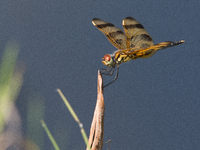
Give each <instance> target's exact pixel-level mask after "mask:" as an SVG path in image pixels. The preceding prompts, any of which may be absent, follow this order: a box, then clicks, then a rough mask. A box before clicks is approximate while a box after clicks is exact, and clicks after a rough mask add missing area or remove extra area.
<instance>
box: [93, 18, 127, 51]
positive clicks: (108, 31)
mask: <svg viewBox="0 0 200 150" xmlns="http://www.w3.org/2000/svg"><path fill="white" fill-rule="evenodd" d="M92 23H93V25H94V26H95V27H97V28H98V29H99V30H100V31H101V32H102V33H103V34H105V36H106V37H107V38H108V40H109V41H110V43H112V45H114V46H115V47H116V48H117V49H119V50H122V49H126V36H125V34H124V32H123V31H122V30H121V29H119V28H117V27H116V26H114V25H113V24H112V23H109V22H106V21H103V20H101V19H98V18H94V19H93V20H92Z"/></svg>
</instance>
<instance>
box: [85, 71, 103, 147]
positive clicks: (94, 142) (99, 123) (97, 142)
mask: <svg viewBox="0 0 200 150" xmlns="http://www.w3.org/2000/svg"><path fill="white" fill-rule="evenodd" d="M97 89H98V90H97V92H98V93H97V102H96V107H95V111H94V116H93V120H92V124H91V128H90V136H89V145H90V147H91V150H102V148H103V136H104V112H105V105H104V98H103V79H102V76H101V73H100V71H98V85H97ZM86 150H88V148H87V149H86Z"/></svg>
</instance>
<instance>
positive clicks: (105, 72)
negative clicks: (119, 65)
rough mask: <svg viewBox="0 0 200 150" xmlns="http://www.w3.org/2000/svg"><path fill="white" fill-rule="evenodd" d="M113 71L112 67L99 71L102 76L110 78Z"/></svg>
mask: <svg viewBox="0 0 200 150" xmlns="http://www.w3.org/2000/svg"><path fill="white" fill-rule="evenodd" d="M114 70H115V68H114V67H111V68H107V69H101V73H102V74H104V75H108V76H111V75H113V72H114Z"/></svg>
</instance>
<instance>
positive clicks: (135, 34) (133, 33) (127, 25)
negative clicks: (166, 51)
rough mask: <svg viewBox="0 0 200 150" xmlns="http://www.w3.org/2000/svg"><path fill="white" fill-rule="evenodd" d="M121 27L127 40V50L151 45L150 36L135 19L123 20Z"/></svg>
mask: <svg viewBox="0 0 200 150" xmlns="http://www.w3.org/2000/svg"><path fill="white" fill-rule="evenodd" d="M122 25H123V28H124V32H125V34H126V38H127V41H126V43H127V48H132V47H148V46H152V45H153V40H152V38H151V36H150V35H149V33H148V32H147V31H146V30H145V29H144V27H143V25H142V24H141V23H139V22H138V21H137V20H136V19H134V18H132V17H127V18H125V19H124V20H123V22H122Z"/></svg>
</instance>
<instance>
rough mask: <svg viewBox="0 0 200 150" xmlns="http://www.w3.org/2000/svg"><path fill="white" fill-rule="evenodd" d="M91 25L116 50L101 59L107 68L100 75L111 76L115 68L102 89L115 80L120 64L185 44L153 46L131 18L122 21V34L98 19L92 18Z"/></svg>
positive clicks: (168, 43) (175, 43)
mask: <svg viewBox="0 0 200 150" xmlns="http://www.w3.org/2000/svg"><path fill="white" fill-rule="evenodd" d="M92 23H93V25H94V26H95V27H97V28H98V29H99V30H100V31H101V32H102V33H103V34H104V35H105V36H106V37H107V39H108V40H109V41H110V43H111V44H112V45H113V46H114V47H116V48H117V50H116V51H115V52H114V53H113V54H106V55H104V57H103V58H102V62H103V64H104V65H106V66H107V68H106V69H101V70H100V71H101V73H102V74H104V75H110V76H111V75H113V73H114V70H115V68H117V70H116V75H115V78H114V79H113V80H112V81H111V82H110V83H108V84H106V85H105V86H104V87H106V86H108V85H110V84H112V83H113V82H115V81H116V80H117V78H118V73H119V65H120V64H122V63H124V62H128V61H130V60H134V59H137V58H149V57H151V56H153V55H154V54H155V53H156V52H157V51H158V50H161V49H165V48H168V47H173V46H176V45H179V44H182V43H184V42H185V41H184V40H180V41H175V42H172V41H166V42H161V43H158V44H155V45H154V44H153V39H152V38H151V36H150V35H149V33H148V32H147V31H146V30H145V28H144V27H143V25H142V24H141V23H139V22H138V21H137V20H136V19H134V18H132V17H126V18H125V19H124V20H123V21H122V26H123V29H124V32H123V31H122V30H121V29H119V28H118V27H116V26H115V25H113V24H112V23H109V22H106V21H104V20H101V19H98V18H94V19H93V20H92Z"/></svg>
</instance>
